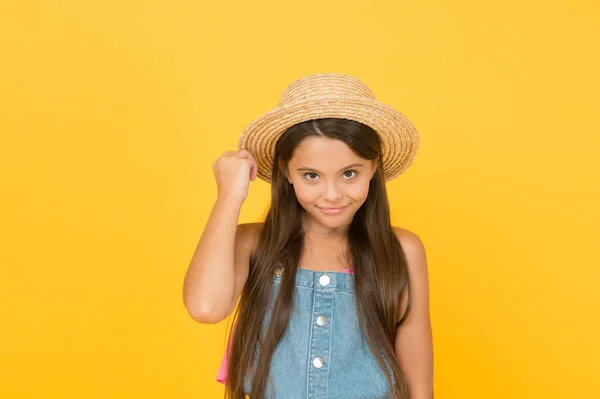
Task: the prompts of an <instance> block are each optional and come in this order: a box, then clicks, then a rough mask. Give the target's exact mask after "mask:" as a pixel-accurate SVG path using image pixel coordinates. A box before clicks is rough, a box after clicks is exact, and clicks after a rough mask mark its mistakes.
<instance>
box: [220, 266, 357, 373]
mask: <svg viewBox="0 0 600 399" xmlns="http://www.w3.org/2000/svg"><path fill="white" fill-rule="evenodd" d="M342 273H349V274H354V272H353V271H352V268H350V269H346V270H342ZM235 327H236V326H235V325H234V326H233V329H232V330H231V336H230V337H229V343H228V344H227V349H226V350H225V354H224V355H223V360H221V366H220V367H219V371H218V372H217V381H219V382H220V383H221V384H223V385H225V380H227V365H228V359H229V347H230V346H231V340H232V339H233V334H234V333H235Z"/></svg>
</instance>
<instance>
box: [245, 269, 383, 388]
mask: <svg viewBox="0 0 600 399" xmlns="http://www.w3.org/2000/svg"><path fill="white" fill-rule="evenodd" d="M281 273H282V272H281V269H279V270H278V271H277V272H276V273H275V274H274V277H273V285H274V286H273V295H272V297H271V302H270V304H269V306H268V308H267V310H266V313H265V317H264V319H263V336H264V334H266V331H267V327H268V323H269V320H270V318H271V313H272V309H273V306H274V303H275V299H276V297H277V294H278V292H279V287H280V284H281V280H282V278H283V277H282V274H281ZM296 273H297V274H296V282H295V287H294V307H293V312H292V316H291V320H290V325H289V328H288V329H287V331H286V332H285V334H284V335H283V337H282V338H281V341H280V342H279V344H278V346H277V348H276V349H275V352H274V353H273V358H272V361H271V368H270V379H269V381H267V385H266V391H265V398H268V399H300V398H303V399H383V398H389V397H390V393H389V384H388V382H387V379H386V377H385V375H384V373H383V372H382V371H381V369H380V368H379V365H378V364H377V361H376V360H375V358H374V356H373V354H372V352H371V350H370V348H369V346H368V344H367V342H366V340H365V339H364V337H363V336H362V334H361V332H360V329H359V324H358V317H357V313H356V303H355V295H354V275H353V274H350V273H345V272H316V271H312V270H309V269H302V268H299V269H298V270H297V272H296ZM254 355H255V357H254V362H255V363H254V364H256V358H257V355H258V354H257V351H256V350H255V354H254ZM385 363H386V365H387V367H388V368H389V363H388V362H387V361H386V362H385ZM251 383H252V382H251V378H250V376H246V378H245V380H244V392H245V393H246V394H249V392H250V387H251ZM251 399H252V398H251Z"/></svg>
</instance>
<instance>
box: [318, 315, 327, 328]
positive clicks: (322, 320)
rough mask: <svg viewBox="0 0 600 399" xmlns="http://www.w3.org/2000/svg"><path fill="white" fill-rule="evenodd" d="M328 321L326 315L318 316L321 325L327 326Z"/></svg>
mask: <svg viewBox="0 0 600 399" xmlns="http://www.w3.org/2000/svg"><path fill="white" fill-rule="evenodd" d="M327 323H329V320H327V317H325V316H319V317H317V324H318V325H320V326H321V327H325V326H326V325H327Z"/></svg>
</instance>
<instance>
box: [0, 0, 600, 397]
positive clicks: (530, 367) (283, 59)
mask: <svg viewBox="0 0 600 399" xmlns="http://www.w3.org/2000/svg"><path fill="white" fill-rule="evenodd" d="M0 9H1V12H0V35H1V37H2V39H1V40H0V57H1V58H0V72H1V74H0V132H1V134H2V136H1V138H2V140H1V144H0V167H1V185H0V190H1V192H0V194H1V195H0V201H1V202H0V203H1V210H2V214H1V215H0V216H1V221H0V223H1V226H2V229H1V236H0V243H1V244H0V245H1V251H0V266H1V274H0V397H1V398H10V399H13V398H14V399H17V398H18V399H25V398H36V399H37V398H40V399H41V398H68V399H71V398H86V399H96V398H119V399H120V398H219V397H222V394H223V388H222V386H221V385H220V384H219V383H218V382H216V381H215V375H216V372H217V369H218V366H219V364H220V361H221V356H222V354H223V351H224V349H225V343H226V332H227V330H228V327H229V325H230V324H228V323H227V322H226V321H223V322H221V323H219V324H217V325H201V324H198V323H196V322H194V321H193V320H192V319H191V318H190V317H189V316H188V314H187V312H186V310H185V308H184V306H183V301H182V283H183V278H184V274H185V271H186V269H187V266H188V264H189V261H190V258H191V255H192V253H193V250H194V248H195V246H196V243H197V241H198V239H199V238H200V235H201V233H202V230H203V226H204V224H205V222H206V220H207V218H208V215H209V213H210V211H211V208H212V205H213V202H214V200H215V195H216V185H215V182H214V176H213V173H212V168H211V166H212V162H213V161H214V160H215V159H217V158H218V157H219V156H220V155H221V154H222V153H223V152H225V151H227V150H234V149H235V146H236V144H237V139H238V137H239V134H240V132H241V131H242V129H243V128H244V127H245V126H246V125H247V124H248V123H250V122H251V121H252V120H253V119H254V118H256V117H258V116H259V115H261V114H262V113H264V112H267V111H268V110H270V109H271V108H273V107H275V106H276V105H277V102H278V101H279V96H280V94H281V92H282V90H283V89H284V88H285V87H286V86H287V85H288V84H290V83H291V82H292V81H294V80H296V79H298V78H300V77H302V76H305V75H308V74H312V73H318V72H341V73H347V74H350V75H353V76H355V77H357V78H359V79H361V80H363V81H364V82H365V83H366V84H367V85H369V86H370V87H371V88H372V89H373V91H374V92H375V95H376V97H377V98H378V99H379V100H381V101H383V102H386V103H388V104H391V105H392V106H394V107H396V108H398V109H399V110H400V111H401V112H402V113H403V114H405V115H406V116H407V117H408V118H409V120H411V121H412V122H413V124H414V125H415V126H416V128H417V130H418V131H419V134H420V137H421V147H420V151H419V153H418V154H417V158H416V160H415V163H414V165H413V166H412V167H411V168H410V169H409V170H408V171H407V172H406V173H405V174H404V175H402V176H401V177H399V178H398V179H397V180H394V181H393V182H390V183H389V184H388V190H389V194H390V202H391V204H392V216H393V222H394V224H395V225H397V226H401V227H403V228H406V229H409V230H411V231H413V232H415V233H417V234H418V235H419V236H420V237H421V239H422V240H423V242H424V244H425V246H426V249H427V256H428V264H429V273H430V289H431V315H432V323H433V329H434V350H435V392H436V398H438V399H454V398H456V399H465V398H478V399H481V398H490V399H495V398H498V399H500V398H502V399H504V398H524V399H525V398H540V399H541V398H544V399H550V398H568V399H582V398H597V397H600V382H599V381H600V379H599V378H598V376H597V372H598V363H599V359H598V358H599V356H600V347H599V344H598V337H599V336H600V327H599V324H600V294H599V289H600V285H599V281H600V273H599V271H598V270H599V268H600V261H599V257H598V254H597V250H598V239H599V238H600V228H599V224H600V213H599V204H600V183H599V182H600V173H599V169H600V168H599V159H598V158H599V154H600V139H599V132H600V129H599V127H600V124H599V123H598V119H597V117H598V106H599V105H600V104H599V101H598V99H599V96H598V93H599V90H600V84H599V82H600V80H599V78H598V71H599V70H600V63H599V59H598V39H599V36H600V35H599V33H600V28H599V26H600V24H598V19H599V18H598V17H599V15H600V13H599V3H598V2H596V1H574V2H567V1H563V2H553V1H550V2H548V1H540V0H536V1H508V2H507V1H503V2H493V3H490V2H481V1H474V0H469V1H465V0H457V1H443V0H432V1H422V2H417V1H368V2H359V1H339V0H338V1H312V0H310V1H304V2H297V3H288V2H282V1H253V2H242V1H238V2H223V3H220V2H195V1H177V0H175V1H169V2H167V1H162V2H159V1H114V0H110V1H102V2H100V1H96V2H89V1H65V0H55V1H38V2H34V1H13V2H5V3H4V4H3V5H2V6H1V7H0ZM268 197H269V186H268V185H267V184H266V183H264V182H262V181H257V182H254V183H252V184H251V188H250V194H249V198H248V199H247V201H246V203H245V204H244V207H243V210H242V215H241V219H240V221H241V222H248V221H256V220H259V219H260V218H262V216H263V214H264V211H265V209H266V206H267V205H268Z"/></svg>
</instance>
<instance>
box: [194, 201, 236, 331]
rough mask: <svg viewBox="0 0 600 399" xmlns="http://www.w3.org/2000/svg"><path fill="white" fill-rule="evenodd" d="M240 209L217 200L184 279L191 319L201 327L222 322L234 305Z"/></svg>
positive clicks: (231, 203)
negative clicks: (201, 325)
mask: <svg viewBox="0 0 600 399" xmlns="http://www.w3.org/2000/svg"><path fill="white" fill-rule="evenodd" d="M241 206H242V203H241V202H240V201H236V200H234V199H230V198H218V199H217V201H216V202H215V205H214V207H213V210H212V212H211V214H210V217H209V219H208V222H207V224H206V227H205V229H204V232H203V233H202V237H201V238H200V241H199V242H198V245H197V247H196V250H195V252H194V255H193V256H192V260H191V262H190V265H189V267H188V270H187V273H186V275H185V280H184V284H183V301H184V304H185V307H186V308H187V310H188V313H189V314H190V316H191V317H192V318H193V319H194V320H196V321H198V322H200V323H216V322H219V321H220V320H221V319H222V318H221V315H223V317H225V316H226V315H225V312H226V310H227V309H228V308H229V306H230V304H231V302H232V298H233V295H234V281H235V273H234V249H235V237H236V231H237V225H238V218H239V214H240V210H241Z"/></svg>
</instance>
